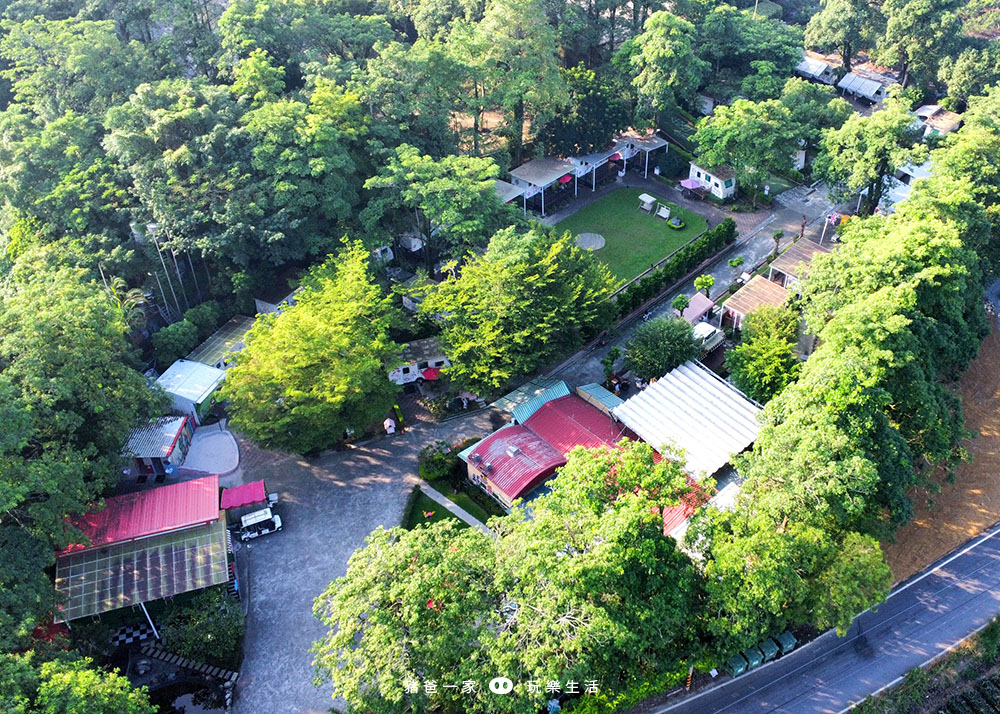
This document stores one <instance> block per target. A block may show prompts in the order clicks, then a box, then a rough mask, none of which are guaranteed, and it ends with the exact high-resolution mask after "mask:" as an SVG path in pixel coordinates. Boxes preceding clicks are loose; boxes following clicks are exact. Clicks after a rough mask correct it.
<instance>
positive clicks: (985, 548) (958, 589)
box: [649, 525, 1000, 714]
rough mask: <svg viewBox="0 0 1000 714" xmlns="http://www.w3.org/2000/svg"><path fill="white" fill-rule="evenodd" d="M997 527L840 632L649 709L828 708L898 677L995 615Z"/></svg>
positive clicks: (999, 552)
mask: <svg viewBox="0 0 1000 714" xmlns="http://www.w3.org/2000/svg"><path fill="white" fill-rule="evenodd" d="M998 534H1000V525H996V526H994V527H993V528H992V529H990V530H989V531H988V532H987V533H986V534H985V535H983V536H982V537H980V538H977V539H976V540H974V541H972V543H971V544H969V545H966V546H963V547H962V548H960V549H959V550H958V551H956V552H955V553H953V554H952V555H949V556H947V557H945V558H944V559H943V560H942V561H940V562H939V563H937V564H935V565H932V566H930V568H928V569H927V570H925V571H924V572H923V573H921V574H920V575H917V576H914V577H913V578H912V579H911V580H909V581H907V582H905V583H903V584H902V585H900V586H899V587H897V588H896V589H895V590H894V591H893V592H892V593H891V594H890V595H889V599H888V600H886V601H885V602H884V603H882V604H881V605H879V607H878V610H877V611H875V612H871V611H865V612H863V613H862V614H861V615H859V616H858V617H857V618H856V619H855V621H854V624H853V625H852V626H851V629H850V631H849V632H848V633H847V635H846V636H845V637H837V635H836V633H834V632H827V633H825V634H824V635H822V636H821V637H819V638H817V639H816V640H814V641H813V642H811V643H810V644H808V645H806V646H805V647H803V648H802V649H801V650H797V651H795V652H792V653H790V654H788V655H786V656H785V657H783V658H781V659H779V660H777V661H775V662H773V663H771V664H769V665H767V666H765V667H762V668H760V669H757V670H754V671H753V672H750V673H749V674H745V675H743V676H742V677H739V678H737V679H735V680H730V681H729V682H726V683H725V684H723V685H721V686H718V687H715V688H713V689H709V690H707V691H705V692H704V693H702V694H700V695H695V696H692V697H689V698H686V699H684V700H682V701H680V702H677V703H676V704H666V705H664V706H662V707H659V708H657V709H653V710H651V711H650V712H649V714H663V713H665V712H670V714H715V713H716V712H723V713H725V714H763V713H764V712H782V713H787V714H812V713H814V712H815V713H819V712H823V713H825V714H834V713H839V712H845V711H847V710H848V709H849V708H850V707H851V705H852V704H854V703H856V702H859V701H861V700H862V699H864V698H865V697H866V696H867V695H868V694H871V693H874V692H877V691H881V690H882V689H885V688H886V687H888V686H891V685H892V684H895V683H896V682H898V681H899V680H900V679H901V677H902V676H903V675H905V674H906V672H907V671H908V670H910V669H912V668H913V667H917V666H920V665H923V664H926V663H927V662H929V661H930V660H932V659H934V658H935V657H937V656H938V655H940V654H942V653H944V652H946V651H947V650H949V649H950V648H951V647H953V646H954V645H956V644H958V643H959V642H961V641H962V640H963V639H965V638H966V637H968V636H969V635H970V634H972V633H973V632H976V631H978V630H979V629H981V628H982V627H984V626H985V625H986V624H987V623H988V622H989V621H990V620H991V619H992V618H993V617H994V616H995V615H997V614H1000V538H998V537H995V536H997V535H998Z"/></svg>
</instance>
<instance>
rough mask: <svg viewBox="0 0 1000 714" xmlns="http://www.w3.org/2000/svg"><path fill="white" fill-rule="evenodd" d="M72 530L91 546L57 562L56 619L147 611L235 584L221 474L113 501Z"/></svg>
mask: <svg viewBox="0 0 1000 714" xmlns="http://www.w3.org/2000/svg"><path fill="white" fill-rule="evenodd" d="M74 525H76V527H77V528H79V529H80V531H81V532H82V533H83V535H84V536H86V539H87V540H89V541H90V542H89V544H83V543H81V544H77V545H72V546H70V547H69V548H67V549H66V550H65V551H63V552H62V553H59V554H58V555H57V557H56V577H55V585H56V590H57V591H58V592H59V594H60V595H61V599H62V602H61V604H60V605H59V606H58V609H57V612H56V616H55V620H56V622H68V621H70V620H75V619H78V618H81V617H89V616H93V615H100V614H101V613H103V612H109V611H111V610H117V609H120V608H124V607H133V606H138V607H141V608H142V609H143V611H144V612H145V603H147V602H150V601H152V600H159V599H161V598H166V597H172V596H174V595H179V594H181V593H185V592H190V591H192V590H199V589H201V588H205V587H209V586H211V585H219V584H222V583H225V582H226V581H227V580H228V579H229V568H228V556H227V545H226V523H225V519H224V518H222V517H221V515H220V512H219V477H218V476H209V477H207V478H200V479H196V480H193V481H185V482H182V483H177V484H172V485H170V486H163V487H161V488H156V489H151V490H148V491H139V492H137V493H130V494H127V495H123V496H115V497H113V498H109V499H107V500H106V502H105V508H104V509H102V510H100V511H94V512H92V513H88V514H87V515H85V516H83V517H81V518H79V519H78V520H76V521H75V522H74ZM146 617H147V618H149V613H148V612H146ZM149 622H150V625H151V626H152V625H153V621H152V619H150V620H149ZM153 628H154V632H155V626H153Z"/></svg>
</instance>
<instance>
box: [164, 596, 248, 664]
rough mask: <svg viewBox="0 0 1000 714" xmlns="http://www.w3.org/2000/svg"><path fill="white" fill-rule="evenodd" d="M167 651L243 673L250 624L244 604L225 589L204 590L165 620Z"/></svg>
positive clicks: (171, 610)
mask: <svg viewBox="0 0 1000 714" xmlns="http://www.w3.org/2000/svg"><path fill="white" fill-rule="evenodd" d="M160 629H161V632H160V634H161V636H162V637H163V640H164V643H165V645H166V649H167V650H168V651H169V652H171V653H173V654H175V655H179V656H181V657H186V658H188V659H191V660H194V661H195V662H202V663H204V664H210V665H214V666H216V667H222V668H223V669H229V670H232V671H234V672H235V671H239V668H240V660H241V659H242V657H243V635H244V632H245V631H246V623H245V622H244V620H243V610H242V609H241V608H240V604H239V603H238V602H237V601H236V600H234V599H232V598H230V597H228V596H227V595H226V594H225V592H224V591H223V590H222V589H221V588H211V589H208V590H203V591H202V592H200V593H198V594H197V595H195V596H194V597H193V598H192V599H191V601H190V602H189V603H188V604H187V605H185V606H183V607H175V608H171V609H170V610H168V611H167V614H166V615H165V616H164V617H163V626H162V627H161V628H160Z"/></svg>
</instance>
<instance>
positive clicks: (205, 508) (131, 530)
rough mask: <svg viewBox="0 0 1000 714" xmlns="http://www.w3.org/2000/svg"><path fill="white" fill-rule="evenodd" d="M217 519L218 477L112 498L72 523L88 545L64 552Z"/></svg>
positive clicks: (156, 533)
mask: <svg viewBox="0 0 1000 714" xmlns="http://www.w3.org/2000/svg"><path fill="white" fill-rule="evenodd" d="M218 519H219V477H218V476H207V477H205V478H199V479H195V480H194V481H184V482H182V483H175V484H171V485H170V486H162V487H160V488H154V489H151V490H148V491H137V492H136V493H128V494H125V495H124V496H114V497H112V498H109V499H107V501H105V507H104V509H103V510H100V511H93V512H91V513H88V514H86V515H84V516H81V517H80V518H78V519H77V520H76V521H74V522H73V525H74V526H76V527H77V528H79V529H80V531H81V532H82V533H83V534H84V535H85V536H86V537H87V539H88V540H89V541H90V545H83V544H78V545H71V546H70V547H69V548H67V549H66V550H65V551H64V553H69V552H78V551H81V550H88V549H91V548H99V547H102V546H106V545H113V544H115V543H126V542H128V541H132V540H136V539H138V538H145V537H148V536H151V535H158V534H160V533H169V532H170V531H176V530H180V529H182V528H190V527H192V526H203V525H208V524H209V523H212V522H213V521H217V520H218Z"/></svg>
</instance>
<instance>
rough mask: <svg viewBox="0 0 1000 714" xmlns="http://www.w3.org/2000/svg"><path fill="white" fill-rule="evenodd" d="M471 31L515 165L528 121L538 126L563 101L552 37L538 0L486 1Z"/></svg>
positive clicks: (563, 95) (553, 37)
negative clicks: (503, 119) (504, 120)
mask: <svg viewBox="0 0 1000 714" xmlns="http://www.w3.org/2000/svg"><path fill="white" fill-rule="evenodd" d="M476 32H477V34H478V35H479V37H480V41H481V46H482V47H483V48H484V52H483V54H482V55H481V57H480V61H481V62H482V64H483V66H484V68H485V72H486V76H487V77H488V81H489V84H490V96H491V98H492V100H493V101H494V102H495V103H496V104H497V105H498V106H500V107H502V108H503V109H504V111H505V112H507V113H508V121H507V132H508V135H507V139H508V142H509V146H510V152H511V158H512V160H513V163H514V165H515V166H519V165H520V164H521V162H522V161H523V155H522V154H523V143H524V141H523V140H524V135H525V128H526V124H527V120H528V117H529V116H530V117H531V119H532V122H534V124H535V125H537V126H541V125H543V124H544V123H545V122H546V120H547V119H548V118H549V117H550V116H552V115H553V114H554V113H555V111H556V110H557V109H559V108H560V107H562V105H563V104H564V103H565V101H566V88H565V85H564V84H563V80H562V77H561V75H560V74H559V59H558V57H557V56H556V38H555V33H554V32H553V31H552V27H551V26H550V25H549V24H548V22H547V21H546V17H545V11H544V7H543V6H542V3H541V0H489V1H488V2H487V4H486V11H485V13H484V15H483V20H482V22H480V23H479V24H478V25H477V27H476Z"/></svg>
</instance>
